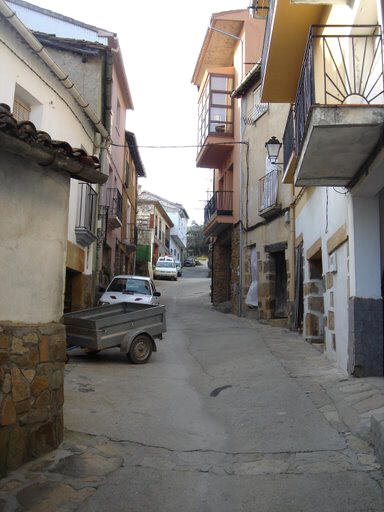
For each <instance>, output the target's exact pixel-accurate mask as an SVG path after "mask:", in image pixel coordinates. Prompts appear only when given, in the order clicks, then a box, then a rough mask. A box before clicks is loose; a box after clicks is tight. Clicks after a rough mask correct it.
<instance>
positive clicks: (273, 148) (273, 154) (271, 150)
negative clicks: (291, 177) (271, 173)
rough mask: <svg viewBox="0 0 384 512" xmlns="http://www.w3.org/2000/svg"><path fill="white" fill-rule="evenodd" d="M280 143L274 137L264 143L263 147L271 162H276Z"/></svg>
mask: <svg viewBox="0 0 384 512" xmlns="http://www.w3.org/2000/svg"><path fill="white" fill-rule="evenodd" d="M281 146H282V143H281V142H280V141H279V139H277V138H276V137H271V138H270V139H269V140H268V141H267V142H266V143H265V148H266V150H267V154H268V159H269V161H270V162H271V164H277V159H278V158H279V153H280V149H281Z"/></svg>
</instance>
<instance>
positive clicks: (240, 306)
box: [237, 97, 244, 316]
mask: <svg viewBox="0 0 384 512" xmlns="http://www.w3.org/2000/svg"><path fill="white" fill-rule="evenodd" d="M243 102H244V99H243V97H241V98H240V199H239V201H240V205H239V208H240V237H239V238H240V239H239V244H240V247H239V293H238V298H237V315H238V316H242V314H243V301H242V297H243V243H244V225H243V135H244V134H243V131H244V128H243V125H244V123H243Z"/></svg>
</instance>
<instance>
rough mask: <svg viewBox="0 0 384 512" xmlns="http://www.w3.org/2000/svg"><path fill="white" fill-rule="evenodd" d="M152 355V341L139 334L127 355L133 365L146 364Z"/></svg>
mask: <svg viewBox="0 0 384 512" xmlns="http://www.w3.org/2000/svg"><path fill="white" fill-rule="evenodd" d="M151 354H152V340H151V339H150V338H149V337H148V336H146V335H145V334H139V336H136V338H135V339H134V340H133V341H132V343H131V346H130V348H129V352H128V354H127V357H128V359H130V361H131V362H132V363H133V364H144V363H147V362H148V361H149V359H150V357H151Z"/></svg>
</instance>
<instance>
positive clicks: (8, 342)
mask: <svg viewBox="0 0 384 512" xmlns="http://www.w3.org/2000/svg"><path fill="white" fill-rule="evenodd" d="M65 358H66V342H65V328H64V326H63V325H61V324H56V323H51V324H36V325H25V324H14V323H0V475H4V474H5V473H6V472H7V471H8V470H13V469H16V468H17V467H18V466H20V465H21V464H23V463H24V462H26V461H28V460H30V459H32V458H34V457H37V456H39V455H42V454H43V453H46V452H48V451H49V450H52V449H54V448H57V446H58V445H59V444H60V443H61V441H62V438H63V402H64V394H63V393H64V387H63V384H64V363H65Z"/></svg>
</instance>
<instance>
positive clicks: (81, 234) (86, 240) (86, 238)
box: [75, 226, 97, 247]
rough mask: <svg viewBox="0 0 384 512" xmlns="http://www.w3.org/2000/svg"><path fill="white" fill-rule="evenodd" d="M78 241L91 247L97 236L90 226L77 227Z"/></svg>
mask: <svg viewBox="0 0 384 512" xmlns="http://www.w3.org/2000/svg"><path fill="white" fill-rule="evenodd" d="M75 236H76V242H77V243H78V244H79V245H81V246H82V247H89V246H90V245H91V244H92V243H93V242H94V241H95V240H96V239H97V236H96V235H95V234H94V233H92V231H90V230H89V229H88V228H84V227H79V226H77V227H75Z"/></svg>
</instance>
